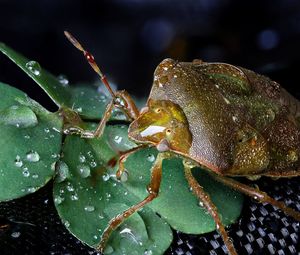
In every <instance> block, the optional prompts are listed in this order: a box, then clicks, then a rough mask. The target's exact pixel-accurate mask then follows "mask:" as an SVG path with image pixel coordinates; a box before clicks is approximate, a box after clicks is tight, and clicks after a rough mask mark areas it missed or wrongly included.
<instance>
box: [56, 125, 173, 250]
mask: <svg viewBox="0 0 300 255" xmlns="http://www.w3.org/2000/svg"><path fill="white" fill-rule="evenodd" d="M126 130H127V129H126V128H124V127H122V126H114V127H112V126H107V127H106V129H105V133H104V135H103V136H102V137H101V138H100V139H91V140H83V139H80V138H79V137H76V136H71V137H67V138H66V141H65V144H64V148H63V155H64V157H63V158H62V160H63V162H61V163H60V164H59V165H58V167H57V170H58V173H59V175H58V177H57V178H56V180H55V183H54V202H55V205H56V208H57V211H58V213H59V215H60V217H61V218H62V220H63V221H64V223H65V225H66V227H67V228H68V229H69V231H70V232H71V233H72V234H73V235H75V236H76V237H77V238H78V239H80V240H81V241H83V242H85V243H87V244H88V245H90V246H93V247H96V246H97V244H98V243H99V241H100V236H101V234H102V232H103V230H104V229H105V228H106V227H107V224H108V222H109V220H110V219H112V218H113V217H114V216H116V215H117V214H119V213H121V212H122V211H124V210H125V209H127V208H128V207H129V206H131V205H133V204H135V203H137V202H139V201H140V199H139V198H138V197H136V196H134V195H132V194H130V193H129V192H128V191H127V190H126V189H125V188H124V187H123V185H122V184H121V183H120V182H118V181H116V180H115V178H114V175H113V174H114V172H115V169H111V168H109V167H107V165H106V163H105V162H108V161H109V159H111V158H113V157H115V156H116V152H115V150H119V149H126V148H129V147H130V146H131V147H132V146H134V144H133V143H132V144H130V142H128V141H125V139H126V138H124V140H123V141H120V139H118V137H117V138H116V137H115V136H116V134H119V135H120V134H126ZM121 142H122V143H123V142H125V145H124V144H122V145H121ZM127 142H128V143H127ZM119 146H121V147H119ZM171 241H172V232H171V230H170V228H169V226H168V225H167V224H166V222H165V221H164V220H163V219H161V218H160V217H158V216H157V215H156V214H155V213H154V212H153V211H152V210H151V209H149V208H144V209H143V210H142V211H139V212H137V213H135V214H134V215H132V216H131V217H130V218H129V219H128V220H126V221H125V222H124V223H123V224H122V225H121V226H120V227H119V228H117V229H116V230H115V231H114V233H113V234H112V236H111V238H110V240H109V243H108V246H107V247H106V250H105V254H137V255H139V254H147V253H146V252H147V251H148V252H149V254H163V253H164V251H165V250H166V249H167V248H168V247H169V245H170V243H171Z"/></svg>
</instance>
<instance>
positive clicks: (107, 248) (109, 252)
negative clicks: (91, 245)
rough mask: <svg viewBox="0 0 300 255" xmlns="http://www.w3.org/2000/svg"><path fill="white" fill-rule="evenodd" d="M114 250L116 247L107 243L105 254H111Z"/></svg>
mask: <svg viewBox="0 0 300 255" xmlns="http://www.w3.org/2000/svg"><path fill="white" fill-rule="evenodd" d="M113 252H114V248H113V247H112V246H110V245H106V247H105V250H104V254H111V253H113Z"/></svg>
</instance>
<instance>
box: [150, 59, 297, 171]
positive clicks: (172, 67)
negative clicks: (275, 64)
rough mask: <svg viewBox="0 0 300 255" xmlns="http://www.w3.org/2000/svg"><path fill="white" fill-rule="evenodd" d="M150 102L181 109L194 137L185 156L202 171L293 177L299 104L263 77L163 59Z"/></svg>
mask: <svg viewBox="0 0 300 255" xmlns="http://www.w3.org/2000/svg"><path fill="white" fill-rule="evenodd" d="M149 98H151V99H155V100H170V101H172V102H174V103H176V104H178V105H179V106H180V107H181V108H182V109H183V111H184V113H185V115H186V117H187V119H188V122H189V128H190V131H191V133H192V135H193V142H192V147H191V149H190V152H189V154H190V155H189V156H190V157H191V158H193V159H195V160H196V161H198V162H199V163H201V164H203V165H204V166H206V167H208V168H210V169H212V170H214V171H216V172H221V173H223V174H228V175H275V176H277V175H283V176H284V175H297V173H296V171H297V169H298V167H299V160H298V158H299V156H300V155H299V149H300V141H299V140H300V139H299V138H300V136H299V124H298V122H297V117H298V115H299V112H298V106H299V102H298V101H297V100H296V99H294V98H293V97H292V96H291V95H289V94H288V93H287V92H286V91H285V90H284V89H283V88H281V87H280V86H279V85H278V84H277V83H276V82H273V81H271V80H270V79H268V78H267V77H265V76H262V75H258V74H256V73H254V72H252V71H249V70H247V69H242V68H238V67H234V66H232V65H229V64H222V63H203V62H201V61H194V62H193V63H184V62H180V63H177V62H175V61H174V60H172V59H166V60H164V61H163V62H162V63H161V64H160V65H159V66H158V67H157V69H156V71H155V73H154V83H153V88H152V90H151V93H150V96H149ZM299 108H300V107H299ZM182 139H184V138H182Z"/></svg>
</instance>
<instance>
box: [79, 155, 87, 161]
mask: <svg viewBox="0 0 300 255" xmlns="http://www.w3.org/2000/svg"><path fill="white" fill-rule="evenodd" d="M85 161H86V158H85V156H84V155H82V154H80V155H79V162H80V163H84V162H85Z"/></svg>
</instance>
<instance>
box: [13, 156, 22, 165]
mask: <svg viewBox="0 0 300 255" xmlns="http://www.w3.org/2000/svg"><path fill="white" fill-rule="evenodd" d="M15 165H16V167H22V166H23V161H22V160H21V157H20V156H19V155H17V156H16V159H15Z"/></svg>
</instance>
